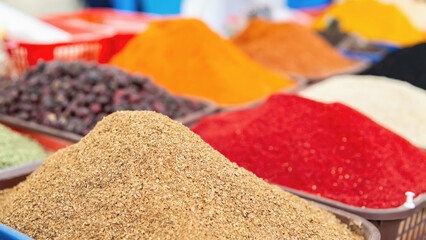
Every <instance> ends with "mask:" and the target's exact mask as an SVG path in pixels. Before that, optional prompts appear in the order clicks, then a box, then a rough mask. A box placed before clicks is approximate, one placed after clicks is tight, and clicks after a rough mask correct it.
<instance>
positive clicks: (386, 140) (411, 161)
mask: <svg viewBox="0 0 426 240" xmlns="http://www.w3.org/2000/svg"><path fill="white" fill-rule="evenodd" d="M193 130H194V131H195V132H196V133H198V134H200V136H201V137H202V138H203V139H204V140H205V141H206V142H207V143H209V144H211V145H212V146H213V147H214V148H215V149H216V150H218V151H219V152H221V153H222V154H224V155H225V157H227V158H228V159H230V160H231V161H233V162H236V163H237V164H238V165H239V166H242V167H244V168H246V169H248V170H250V171H253V172H254V173H255V174H256V175H257V176H259V177H261V178H264V179H266V180H268V181H270V182H272V183H276V184H279V185H282V186H287V187H290V188H294V189H298V190H302V191H306V192H309V193H312V194H316V195H320V196H322V197H325V198H330V199H334V200H337V201H341V202H343V203H347V204H350V205H355V206H359V207H367V208H392V207H398V206H400V205H402V204H403V203H404V202H405V192H406V191H412V192H415V193H416V194H417V195H418V194H421V193H424V192H425V191H426V182H425V179H426V153H425V152H423V151H421V150H420V149H418V148H416V147H414V146H413V145H411V144H410V143H409V142H407V141H406V140H404V139H403V138H401V137H399V136H398V135H396V134H394V133H392V132H390V131H389V130H387V129H386V128H384V127H381V126H380V125H378V124H377V123H375V122H373V121H372V120H370V119H369V118H367V117H366V116H364V115H362V114H360V113H359V112H356V111H355V110H353V109H351V108H349V107H346V106H345V105H342V104H339V103H335V104H323V103H319V102H314V101H312V100H308V99H305V98H301V97H297V96H290V95H274V96H272V97H270V98H269V99H268V100H267V102H265V103H264V104H263V105H261V106H259V107H257V108H254V109H249V110H242V111H237V112H228V113H221V114H217V115H214V116H210V117H206V118H204V119H203V120H201V121H200V122H199V123H198V124H197V125H196V126H194V129H193Z"/></svg>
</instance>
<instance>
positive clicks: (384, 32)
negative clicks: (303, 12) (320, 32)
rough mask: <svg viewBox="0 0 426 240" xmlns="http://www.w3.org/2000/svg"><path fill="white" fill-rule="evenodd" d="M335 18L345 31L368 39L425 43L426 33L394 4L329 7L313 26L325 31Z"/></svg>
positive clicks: (353, 2)
mask: <svg viewBox="0 0 426 240" xmlns="http://www.w3.org/2000/svg"><path fill="white" fill-rule="evenodd" d="M331 18H335V19H337V20H339V21H340V25H341V27H342V29H343V30H344V31H346V32H355V33H358V34H361V35H362V36H364V37H365V38H367V39H370V40H379V41H380V40H384V41H390V42H394V43H397V44H400V45H403V46H406V45H412V44H416V43H419V42H422V41H424V40H425V34H424V33H423V32H421V31H420V30H418V29H416V28H415V27H414V26H413V24H412V23H411V22H410V20H409V19H408V18H407V17H406V16H405V15H404V13H403V12H402V11H400V10H399V9H398V8H397V7H396V6H395V5H393V4H387V3H382V2H378V1H376V0H348V1H345V2H342V3H337V4H335V5H333V6H331V7H330V9H328V10H327V11H326V12H325V13H324V14H323V15H322V16H321V17H320V18H319V19H318V20H317V21H316V22H315V23H314V27H315V28H316V29H324V28H325V27H326V25H327V22H328V21H329V20H330V19H331Z"/></svg>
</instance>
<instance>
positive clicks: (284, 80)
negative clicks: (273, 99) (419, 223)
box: [111, 19, 294, 105]
mask: <svg viewBox="0 0 426 240" xmlns="http://www.w3.org/2000/svg"><path fill="white" fill-rule="evenodd" d="M111 63H112V64H114V65H117V66H119V67H121V68H123V69H126V70H129V71H132V72H141V73H144V74H148V75H151V76H153V79H154V82H155V83H157V84H160V85H162V86H164V87H166V88H167V89H168V90H170V91H171V92H173V93H177V94H183V95H187V96H195V97H200V98H207V99H209V100H212V101H214V102H216V103H218V104H222V105H229V104H240V103H247V102H251V101H256V100H258V99H260V98H266V97H267V96H269V95H270V94H271V93H273V92H276V91H278V90H281V89H284V88H289V87H291V86H293V85H294V82H293V81H292V80H290V79H289V78H288V77H287V76H284V74H281V75H279V74H276V73H274V72H272V71H270V70H268V69H267V68H265V67H263V66H261V65H260V64H258V63H256V62H255V61H252V60H250V59H249V58H248V57H247V56H246V55H245V54H244V53H243V52H241V51H240V50H239V49H238V48H237V47H236V46H234V45H233V44H232V43H231V42H230V41H227V40H225V39H222V38H221V37H220V36H219V35H217V34H216V33H214V32H213V31H212V30H210V29H209V27H208V26H207V25H205V24H204V23H203V22H201V21H199V20H195V19H179V20H165V21H159V22H153V23H151V24H150V26H149V28H148V29H147V30H146V31H145V32H142V33H141V34H139V35H138V36H136V37H134V38H133V39H131V40H130V42H129V43H128V44H127V45H126V46H125V47H124V49H123V50H121V51H120V52H119V53H118V54H117V55H115V56H114V57H113V58H112V59H111Z"/></svg>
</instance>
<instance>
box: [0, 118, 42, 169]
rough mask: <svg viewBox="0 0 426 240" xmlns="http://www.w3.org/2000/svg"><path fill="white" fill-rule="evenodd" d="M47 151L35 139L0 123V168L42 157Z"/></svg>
mask: <svg viewBox="0 0 426 240" xmlns="http://www.w3.org/2000/svg"><path fill="white" fill-rule="evenodd" d="M46 156H47V153H46V152H45V151H44V150H43V148H42V147H41V146H40V145H39V144H38V143H37V142H35V141H33V140H31V139H29V138H27V137H25V136H22V135H21V134H19V133H17V132H14V131H13V130H12V129H10V128H8V127H6V126H4V125H2V124H0V170H1V169H4V168H8V167H13V166H18V165H21V164H24V163H29V162H33V161H37V160H40V159H43V158H45V157H46Z"/></svg>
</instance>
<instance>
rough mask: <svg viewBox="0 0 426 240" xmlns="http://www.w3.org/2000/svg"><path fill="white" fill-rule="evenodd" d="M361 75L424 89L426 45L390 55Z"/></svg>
mask: <svg viewBox="0 0 426 240" xmlns="http://www.w3.org/2000/svg"><path fill="white" fill-rule="evenodd" d="M361 74H363V75H377V76H385V77H389V78H395V79H399V80H403V81H406V82H409V83H411V84H412V85H414V86H417V87H419V88H423V89H426V43H421V44H418V45H415V46H412V47H408V48H403V49H400V50H398V51H395V52H393V53H390V54H388V55H387V56H386V57H385V58H384V59H383V60H382V61H381V62H379V63H376V64H375V65H373V66H371V67H370V68H369V69H367V70H365V71H364V72H362V73H361Z"/></svg>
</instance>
